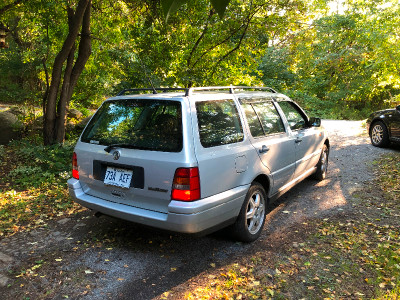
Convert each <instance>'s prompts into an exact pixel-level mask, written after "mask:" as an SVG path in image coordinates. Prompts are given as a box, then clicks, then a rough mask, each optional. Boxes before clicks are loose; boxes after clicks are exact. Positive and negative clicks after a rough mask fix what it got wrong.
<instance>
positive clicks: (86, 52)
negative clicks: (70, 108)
mask: <svg viewBox="0 0 400 300" xmlns="http://www.w3.org/2000/svg"><path fill="white" fill-rule="evenodd" d="M90 13H91V0H79V3H78V6H77V8H76V10H75V12H73V10H72V9H71V8H69V9H68V17H69V32H68V35H67V37H66V39H65V41H64V44H63V46H62V48H61V50H60V52H59V53H58V55H57V56H56V58H55V60H54V64H53V72H52V76H51V84H50V88H49V91H48V94H47V97H46V100H45V103H44V111H43V114H44V125H43V139H44V144H45V145H50V144H54V143H63V142H64V137H65V125H66V109H67V105H68V103H69V101H70V99H71V97H72V92H73V89H74V87H75V85H76V83H77V81H78V78H79V76H80V74H81V73H82V71H83V69H84V67H85V64H86V61H87V60H88V58H89V56H90V54H91V38H90ZM81 27H82V30H81V37H80V43H79V53H78V58H77V59H76V62H75V64H73V58H74V53H75V41H76V40H77V37H78V34H79V29H81ZM66 61H67V65H66V67H65V70H64V76H63V82H62V84H61V77H62V73H63V69H64V68H63V66H64V64H65V62H66ZM60 85H61V86H60Z"/></svg>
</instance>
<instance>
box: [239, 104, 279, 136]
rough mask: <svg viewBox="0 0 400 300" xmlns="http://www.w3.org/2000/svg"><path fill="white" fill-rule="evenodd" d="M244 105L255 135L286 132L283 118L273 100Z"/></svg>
mask: <svg viewBox="0 0 400 300" xmlns="http://www.w3.org/2000/svg"><path fill="white" fill-rule="evenodd" d="M243 107H244V111H245V114H246V119H247V122H248V124H249V127H250V132H251V135H252V136H253V137H258V136H263V135H268V134H274V133H281V132H285V127H284V126H283V123H282V119H281V117H280V115H279V113H278V112H277V110H276V108H275V106H274V104H273V103H272V102H270V101H265V102H253V103H244V104H243Z"/></svg>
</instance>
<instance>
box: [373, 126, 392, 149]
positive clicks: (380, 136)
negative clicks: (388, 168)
mask: <svg viewBox="0 0 400 300" xmlns="http://www.w3.org/2000/svg"><path fill="white" fill-rule="evenodd" d="M370 137H371V143H372V145H374V146H375V147H381V148H383V147H387V146H388V145H389V133H388V130H387V127H386V125H385V124H384V123H383V122H381V121H377V122H375V123H374V124H373V125H372V127H371V131H370Z"/></svg>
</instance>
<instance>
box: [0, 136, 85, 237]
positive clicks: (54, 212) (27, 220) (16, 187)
mask: <svg viewBox="0 0 400 300" xmlns="http://www.w3.org/2000/svg"><path fill="white" fill-rule="evenodd" d="M75 141H76V140H73V141H68V142H66V144H65V145H53V146H47V147H44V146H42V140H41V139H40V138H35V137H31V138H28V139H24V140H22V141H14V142H12V143H11V144H9V145H7V146H3V147H1V148H0V150H1V153H0V171H1V173H2V174H3V176H2V178H1V179H0V184H1V186H2V187H3V188H2V189H1V190H0V237H1V236H4V235H9V234H13V233H15V232H17V231H19V230H23V229H26V228H34V227H36V226H43V225H44V224H45V222H46V221H47V220H49V219H51V218H53V217H54V216H62V215H68V214H71V213H73V212H75V211H76V210H77V209H78V208H79V206H77V205H76V204H74V202H73V201H72V199H70V198H69V196H68V189H67V188H66V180H67V179H68V178H70V177H71V172H70V170H71V157H72V151H73V145H74V144H75Z"/></svg>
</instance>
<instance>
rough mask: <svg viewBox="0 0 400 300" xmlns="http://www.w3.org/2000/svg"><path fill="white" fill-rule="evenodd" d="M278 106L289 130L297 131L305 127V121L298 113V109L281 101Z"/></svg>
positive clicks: (289, 103) (287, 102) (290, 103)
mask: <svg viewBox="0 0 400 300" xmlns="http://www.w3.org/2000/svg"><path fill="white" fill-rule="evenodd" d="M279 106H280V107H281V109H282V111H283V113H284V114H285V116H286V119H287V121H288V123H289V126H290V129H292V130H298V129H301V128H305V127H306V126H307V120H306V119H305V116H303V114H302V113H300V111H299V110H298V108H297V107H296V106H295V105H294V104H293V103H292V102H289V101H281V102H279Z"/></svg>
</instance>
